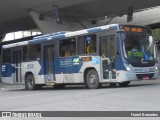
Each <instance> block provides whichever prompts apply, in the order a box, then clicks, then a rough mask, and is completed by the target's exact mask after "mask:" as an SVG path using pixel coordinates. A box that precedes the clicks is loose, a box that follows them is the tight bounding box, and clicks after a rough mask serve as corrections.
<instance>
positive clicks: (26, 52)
mask: <svg viewBox="0 0 160 120" xmlns="http://www.w3.org/2000/svg"><path fill="white" fill-rule="evenodd" d="M27 60H28V47H27V46H24V47H23V61H27Z"/></svg>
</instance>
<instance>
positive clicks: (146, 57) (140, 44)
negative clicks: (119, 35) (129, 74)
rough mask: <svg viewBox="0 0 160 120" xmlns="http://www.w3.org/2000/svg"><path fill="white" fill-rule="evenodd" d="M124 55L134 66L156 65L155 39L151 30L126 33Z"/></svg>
mask: <svg viewBox="0 0 160 120" xmlns="http://www.w3.org/2000/svg"><path fill="white" fill-rule="evenodd" d="M123 51H124V55H125V57H126V59H127V61H128V63H129V64H131V65H132V66H133V67H145V66H148V67H149V66H154V64H155V60H156V49H155V41H154V40H153V37H152V34H151V32H150V31H149V30H148V32H129V31H126V32H125V33H124V40H123Z"/></svg>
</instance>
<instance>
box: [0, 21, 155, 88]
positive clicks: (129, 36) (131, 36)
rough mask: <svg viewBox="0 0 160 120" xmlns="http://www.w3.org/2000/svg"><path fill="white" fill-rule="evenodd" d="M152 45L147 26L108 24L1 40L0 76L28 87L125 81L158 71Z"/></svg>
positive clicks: (87, 85) (123, 83) (149, 76)
mask: <svg viewBox="0 0 160 120" xmlns="http://www.w3.org/2000/svg"><path fill="white" fill-rule="evenodd" d="M157 65H158V62H157V49H156V44H155V41H154V39H153V37H152V33H151V30H150V29H149V28H148V27H143V26H134V25H119V24H111V25H105V26H101V27H95V28H90V29H85V30H80V31H74V32H59V33H53V34H47V35H42V36H38V37H34V38H33V39H32V40H28V41H23V42H16V43H11V44H6V45H3V46H2V66H1V67H2V68H1V70H2V72H1V75H2V76H1V79H2V81H3V82H5V83H10V84H16V83H22V84H25V86H26V89H28V90H33V89H37V88H40V87H42V86H44V85H53V86H55V87H56V86H61V87H62V86H64V85H66V84H84V86H85V88H90V89H96V88H98V87H100V85H101V84H103V83H109V84H115V83H117V84H119V85H120V86H127V85H128V84H129V83H130V82H131V81H134V80H150V79H156V78H157V77H158V68H157Z"/></svg>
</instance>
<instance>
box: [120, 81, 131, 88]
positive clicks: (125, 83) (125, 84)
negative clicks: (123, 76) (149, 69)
mask: <svg viewBox="0 0 160 120" xmlns="http://www.w3.org/2000/svg"><path fill="white" fill-rule="evenodd" d="M129 83H130V81H128V82H124V83H119V86H121V87H127V86H128V85H129Z"/></svg>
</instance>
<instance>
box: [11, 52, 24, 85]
mask: <svg viewBox="0 0 160 120" xmlns="http://www.w3.org/2000/svg"><path fill="white" fill-rule="evenodd" d="M21 62H22V61H21V51H20V50H18V51H13V64H14V65H15V73H14V77H13V79H14V81H15V82H16V83H21V82H22V79H21Z"/></svg>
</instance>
